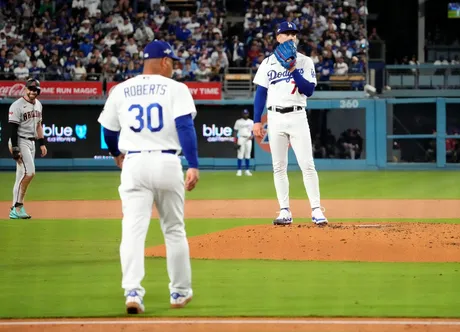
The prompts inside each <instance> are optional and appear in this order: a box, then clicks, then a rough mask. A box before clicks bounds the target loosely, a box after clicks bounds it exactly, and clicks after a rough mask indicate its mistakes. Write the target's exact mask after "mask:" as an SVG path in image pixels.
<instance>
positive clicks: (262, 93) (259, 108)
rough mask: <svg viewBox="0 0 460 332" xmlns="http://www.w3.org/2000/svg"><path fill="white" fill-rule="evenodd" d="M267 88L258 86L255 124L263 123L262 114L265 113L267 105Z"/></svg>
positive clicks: (255, 98) (255, 99) (255, 100)
mask: <svg viewBox="0 0 460 332" xmlns="http://www.w3.org/2000/svg"><path fill="white" fill-rule="evenodd" d="M267 91H268V90H267V88H264V87H263V86H260V85H258V86H257V90H256V95H255V97H254V123H259V122H261V121H262V113H263V112H264V108H265V103H266V102H267Z"/></svg>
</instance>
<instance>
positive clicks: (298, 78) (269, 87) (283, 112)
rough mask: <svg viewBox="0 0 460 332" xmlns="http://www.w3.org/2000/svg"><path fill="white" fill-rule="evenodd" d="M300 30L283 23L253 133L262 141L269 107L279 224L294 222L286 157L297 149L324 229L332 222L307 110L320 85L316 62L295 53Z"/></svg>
mask: <svg viewBox="0 0 460 332" xmlns="http://www.w3.org/2000/svg"><path fill="white" fill-rule="evenodd" d="M297 32H298V30H297V27H296V25H295V24H294V23H292V22H282V23H281V24H280V26H279V28H278V29H277V31H276V33H277V36H276V40H277V41H278V43H279V45H278V46H277V47H276V49H275V51H274V52H273V54H271V55H270V56H268V57H267V58H265V59H264V61H263V62H262V63H261V65H260V67H259V69H258V70H257V73H256V76H255V77H254V83H255V84H257V90H256V95H255V100H254V122H255V124H254V135H256V136H258V137H263V135H264V130H263V126H262V123H261V116H262V113H263V110H264V107H265V106H266V107H267V132H268V140H269V144H270V150H271V154H272V164H273V173H274V182H275V189H276V195H277V197H278V202H279V205H280V213H279V216H278V217H277V218H276V219H275V220H274V221H273V223H274V224H275V225H288V224H291V223H292V221H293V218H292V213H291V211H290V209H289V180H288V175H287V162H288V160H287V156H288V148H289V144H291V145H292V148H293V149H294V153H295V155H296V158H297V162H298V164H299V167H300V169H301V170H302V175H303V182H304V185H305V189H306V191H307V195H308V198H309V200H310V206H311V208H312V221H313V222H314V223H315V224H317V225H319V226H324V225H326V224H327V222H328V221H327V219H326V217H325V216H324V214H323V211H322V210H321V205H320V192H319V180H318V174H317V172H316V169H315V164H314V161H313V151H312V142H311V136H310V127H309V125H308V120H307V113H306V111H305V107H306V104H307V97H310V96H311V95H312V94H313V92H314V90H315V86H316V84H317V82H316V73H315V67H314V64H313V61H312V60H311V58H310V57H307V56H305V55H303V54H301V53H298V52H297V50H296V40H297V36H296V35H297Z"/></svg>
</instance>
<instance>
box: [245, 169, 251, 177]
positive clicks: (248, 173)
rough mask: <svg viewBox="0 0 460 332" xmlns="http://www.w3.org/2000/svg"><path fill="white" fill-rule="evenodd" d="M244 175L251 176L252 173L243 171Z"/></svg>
mask: <svg viewBox="0 0 460 332" xmlns="http://www.w3.org/2000/svg"><path fill="white" fill-rule="evenodd" d="M244 174H245V175H246V176H252V173H251V171H250V170H246V171H244Z"/></svg>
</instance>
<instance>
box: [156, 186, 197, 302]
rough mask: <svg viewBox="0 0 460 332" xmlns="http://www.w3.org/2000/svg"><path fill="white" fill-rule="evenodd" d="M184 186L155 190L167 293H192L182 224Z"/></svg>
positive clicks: (187, 248)
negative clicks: (163, 240) (167, 285)
mask: <svg viewBox="0 0 460 332" xmlns="http://www.w3.org/2000/svg"><path fill="white" fill-rule="evenodd" d="M184 196H185V193H184V187H183V185H182V184H181V185H180V186H177V187H176V188H171V190H158V189H157V190H155V206H156V207H157V209H158V213H159V215H160V224H161V230H162V231H163V235H164V238H165V245H166V265H167V270H168V275H169V279H170V283H169V290H170V293H171V294H173V293H178V294H181V295H187V294H190V295H191V293H192V269H191V265H190V251H189V245H188V241H187V236H186V232H185V223H184Z"/></svg>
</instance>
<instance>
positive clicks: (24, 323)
mask: <svg viewBox="0 0 460 332" xmlns="http://www.w3.org/2000/svg"><path fill="white" fill-rule="evenodd" d="M322 203H323V206H324V207H326V209H327V211H326V215H327V217H328V218H329V219H330V221H331V223H330V225H329V226H328V227H326V228H317V227H316V226H313V225H311V224H309V223H295V224H293V225H291V226H289V227H275V226H272V225H271V220H272V219H273V217H275V216H276V214H277V211H278V204H277V202H276V201H275V200H225V201H224V200H222V201H219V200H214V201H205V200H195V201H191V200H189V201H187V202H186V206H185V214H186V218H188V219H189V218H214V219H219V218H246V219H251V218H267V224H266V225H259V226H244V227H238V228H233V229H230V230H225V231H221V232H216V233H211V234H206V235H201V236H196V237H190V238H189V243H190V248H191V255H192V257H196V258H214V259H233V258H243V259H249V258H256V259H260V258H269V259H281V260H284V259H285V260H355V261H356V260H358V261H382V262H383V261H408V262H420V261H423V262H425V261H429V262H434V261H446V262H457V261H460V259H459V257H460V225H446V224H443V225H441V224H425V223H423V224H422V223H386V222H385V220H386V219H391V218H415V219H417V218H420V219H427V218H433V219H437V218H451V219H455V218H459V219H460V201H458V200H323V202H322ZM10 204H11V203H10V202H0V211H8V209H9V207H10ZM26 207H27V211H28V212H29V213H30V214H31V215H32V217H33V219H98V218H99V219H120V218H121V217H122V213H121V203H120V201H118V200H114V201H103V202H102V201H44V202H26ZM291 209H292V211H293V213H294V218H310V217H311V211H310V208H309V205H308V202H307V201H306V200H291ZM4 213H6V212H4ZM153 217H154V218H156V217H157V214H156V211H154V213H153ZM4 218H8V216H7V215H5V216H4ZM334 218H352V219H354V221H355V223H337V222H334ZM363 219H379V220H381V222H380V221H379V222H378V223H376V222H373V223H372V224H368V223H366V222H365V220H363ZM11 222H28V221H27V220H25V221H16V220H15V221H11ZM216 222H218V221H216ZM287 243H289V250H287V248H288V246H287ZM275 244H276V245H275ZM236 246H237V247H238V248H239V249H240V250H238V251H236V250H234V248H235V247H236ZM323 246H328V250H327V251H322V250H320V249H318V248H321V247H323ZM204 248H206V250H204ZM293 248H297V250H292V249H293ZM235 252H239V253H240V254H239V255H238V256H236V255H235ZM146 254H147V255H153V256H164V246H157V247H154V248H149V249H147V250H146ZM120 314H122V313H120ZM178 330H179V331H182V332H210V331H217V330H218V331H220V332H237V331H245V332H246V331H254V332H261V331H264V332H278V331H283V332H284V331H294V330H295V331H300V332H310V331H315V332H337V331H340V332H352V331H353V332H355V331H361V332H370V331H372V332H383V331H385V332H386V331H392V332H399V331H421V332H425V331H426V332H428V331H430V332H441V331H442V332H453V331H460V320H429V319H404V320H396V319H376V320H375V319H374V320H370V319H355V318H349V319H348V318H347V319H339V320H334V319H320V318H317V319H289V320H286V319H283V320H280V319H273V318H270V319H268V320H267V319H263V320H255V319H244V320H243V319H240V318H235V319H225V320H223V319H206V318H199V319H168V320H165V319H163V320H153V319H150V318H149V319H141V320H135V319H130V318H126V319H123V318H120V319H113V320H110V321H107V320H99V319H96V320H93V319H91V320H90V319H84V320H68V319H62V320H60V319H53V320H45V319H44V320H33V321H31V320H0V332H4V331H5V332H6V331H11V332H19V331H21V332H22V331H26V332H38V331H47V332H57V331H59V332H73V331H79V332H80V331H82V332H83V331H85V332H86V331H87V332H96V331H106V332H115V331H117V332H118V331H124V332H131V331H162V332H169V331H178Z"/></svg>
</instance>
